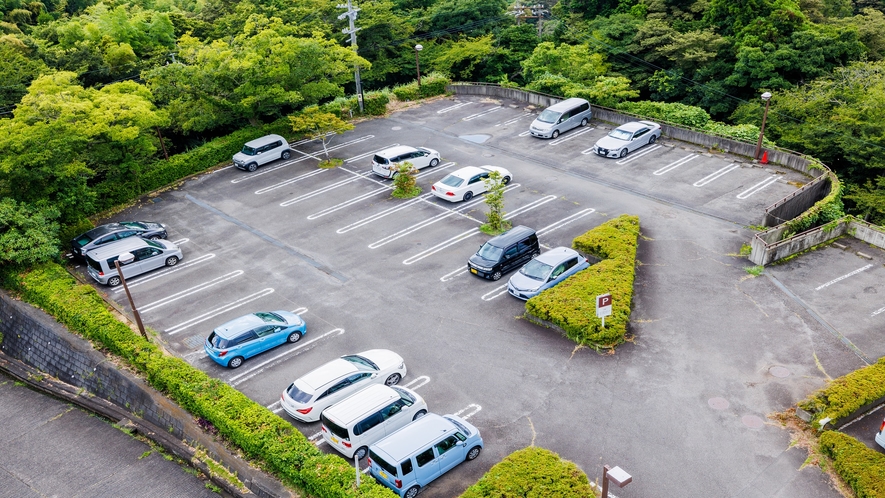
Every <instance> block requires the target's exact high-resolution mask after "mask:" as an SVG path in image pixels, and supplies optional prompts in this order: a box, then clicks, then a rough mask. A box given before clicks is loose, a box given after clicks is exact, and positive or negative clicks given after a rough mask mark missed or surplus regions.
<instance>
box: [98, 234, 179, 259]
mask: <svg viewBox="0 0 885 498" xmlns="http://www.w3.org/2000/svg"><path fill="white" fill-rule="evenodd" d="M170 244H171V243H170ZM149 245H150V244H148V243H147V242H146V241H145V240H144V239H142V238H141V237H126V238H125V239H120V240H115V241H113V242H111V243H109V244H104V245H102V246H99V247H97V248H95V249H93V250H91V251H89V252H87V253H86V254H87V255H88V256H89V257H91V258H92V259H96V260H102V259H107V258H109V257H111V256H119V255H120V254H123V253H124V252H131V251H132V250H133V249H141V248H142V247H147V246H149Z"/></svg>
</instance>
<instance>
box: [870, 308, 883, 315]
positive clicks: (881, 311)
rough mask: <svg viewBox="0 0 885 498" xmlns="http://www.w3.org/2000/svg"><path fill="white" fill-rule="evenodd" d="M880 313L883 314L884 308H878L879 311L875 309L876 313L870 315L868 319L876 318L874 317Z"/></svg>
mask: <svg viewBox="0 0 885 498" xmlns="http://www.w3.org/2000/svg"><path fill="white" fill-rule="evenodd" d="M880 313H885V307H883V308H879V309H877V310H876V311H874V312H872V313H870V317H874V316H876V315H878V314H880Z"/></svg>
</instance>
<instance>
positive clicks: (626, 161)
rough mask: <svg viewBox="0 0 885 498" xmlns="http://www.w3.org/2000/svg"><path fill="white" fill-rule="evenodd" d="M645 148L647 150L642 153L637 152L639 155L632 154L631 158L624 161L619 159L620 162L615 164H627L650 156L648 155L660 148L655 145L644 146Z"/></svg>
mask: <svg viewBox="0 0 885 498" xmlns="http://www.w3.org/2000/svg"><path fill="white" fill-rule="evenodd" d="M646 147H648V148H647V149H645V150H644V151H642V152H639V153H636V152H634V153H633V155H632V156H630V157H625V158H624V159H621V160H619V161H617V162H615V164H627V163H630V162H633V161H635V160H637V159H639V158H640V157H642V156H644V155H647V154H650V153H652V152H654V151H656V150H658V149H660V148H661V146H660V145H657V144H655V145H651V146H646Z"/></svg>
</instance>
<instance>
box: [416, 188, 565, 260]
mask: <svg viewBox="0 0 885 498" xmlns="http://www.w3.org/2000/svg"><path fill="white" fill-rule="evenodd" d="M556 197H557V196H555V195H548V196H545V197H542V198H540V199H538V200H535V201H532V202H530V203H528V204H526V205H525V206H522V207H519V208H516V209H514V210H513V211H511V212H510V213H507V215H506V216H505V218H506V219H508V220H510V219H513V217H515V216H517V215H519V214H522V213H525V212H528V211H531V210H532V209H535V208H537V207H539V206H542V205H544V204H546V203H548V202H550V201H552V200H554V199H556ZM478 233H480V232H479V227H476V228H472V229H470V230H467V231H466V232H463V233H460V234H458V235H455V236H454V237H452V238H450V239H448V240H445V241H443V242H440V243H439V244H437V245H435V246H433V247H431V248H430V249H425V250H424V251H421V252H419V253H418V254H416V255H414V256H410V257H408V258H406V259H404V260H403V264H404V265H410V264H412V263H415V262H417V261H421V260H422V259H424V258H426V257H428V256H430V255H432V254H436V253H438V252H439V251H442V250H443V249H445V248H447V247H449V246H452V245H455V244H457V243H458V242H461V241H463V240H467V239H469V238H470V237H472V236H474V235H476V234H478Z"/></svg>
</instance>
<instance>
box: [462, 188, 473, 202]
mask: <svg viewBox="0 0 885 498" xmlns="http://www.w3.org/2000/svg"><path fill="white" fill-rule="evenodd" d="M472 197H473V192H471V191H469V190H468V191H467V192H465V193H464V200H465V201H469V200H470V199H471V198H472Z"/></svg>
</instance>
